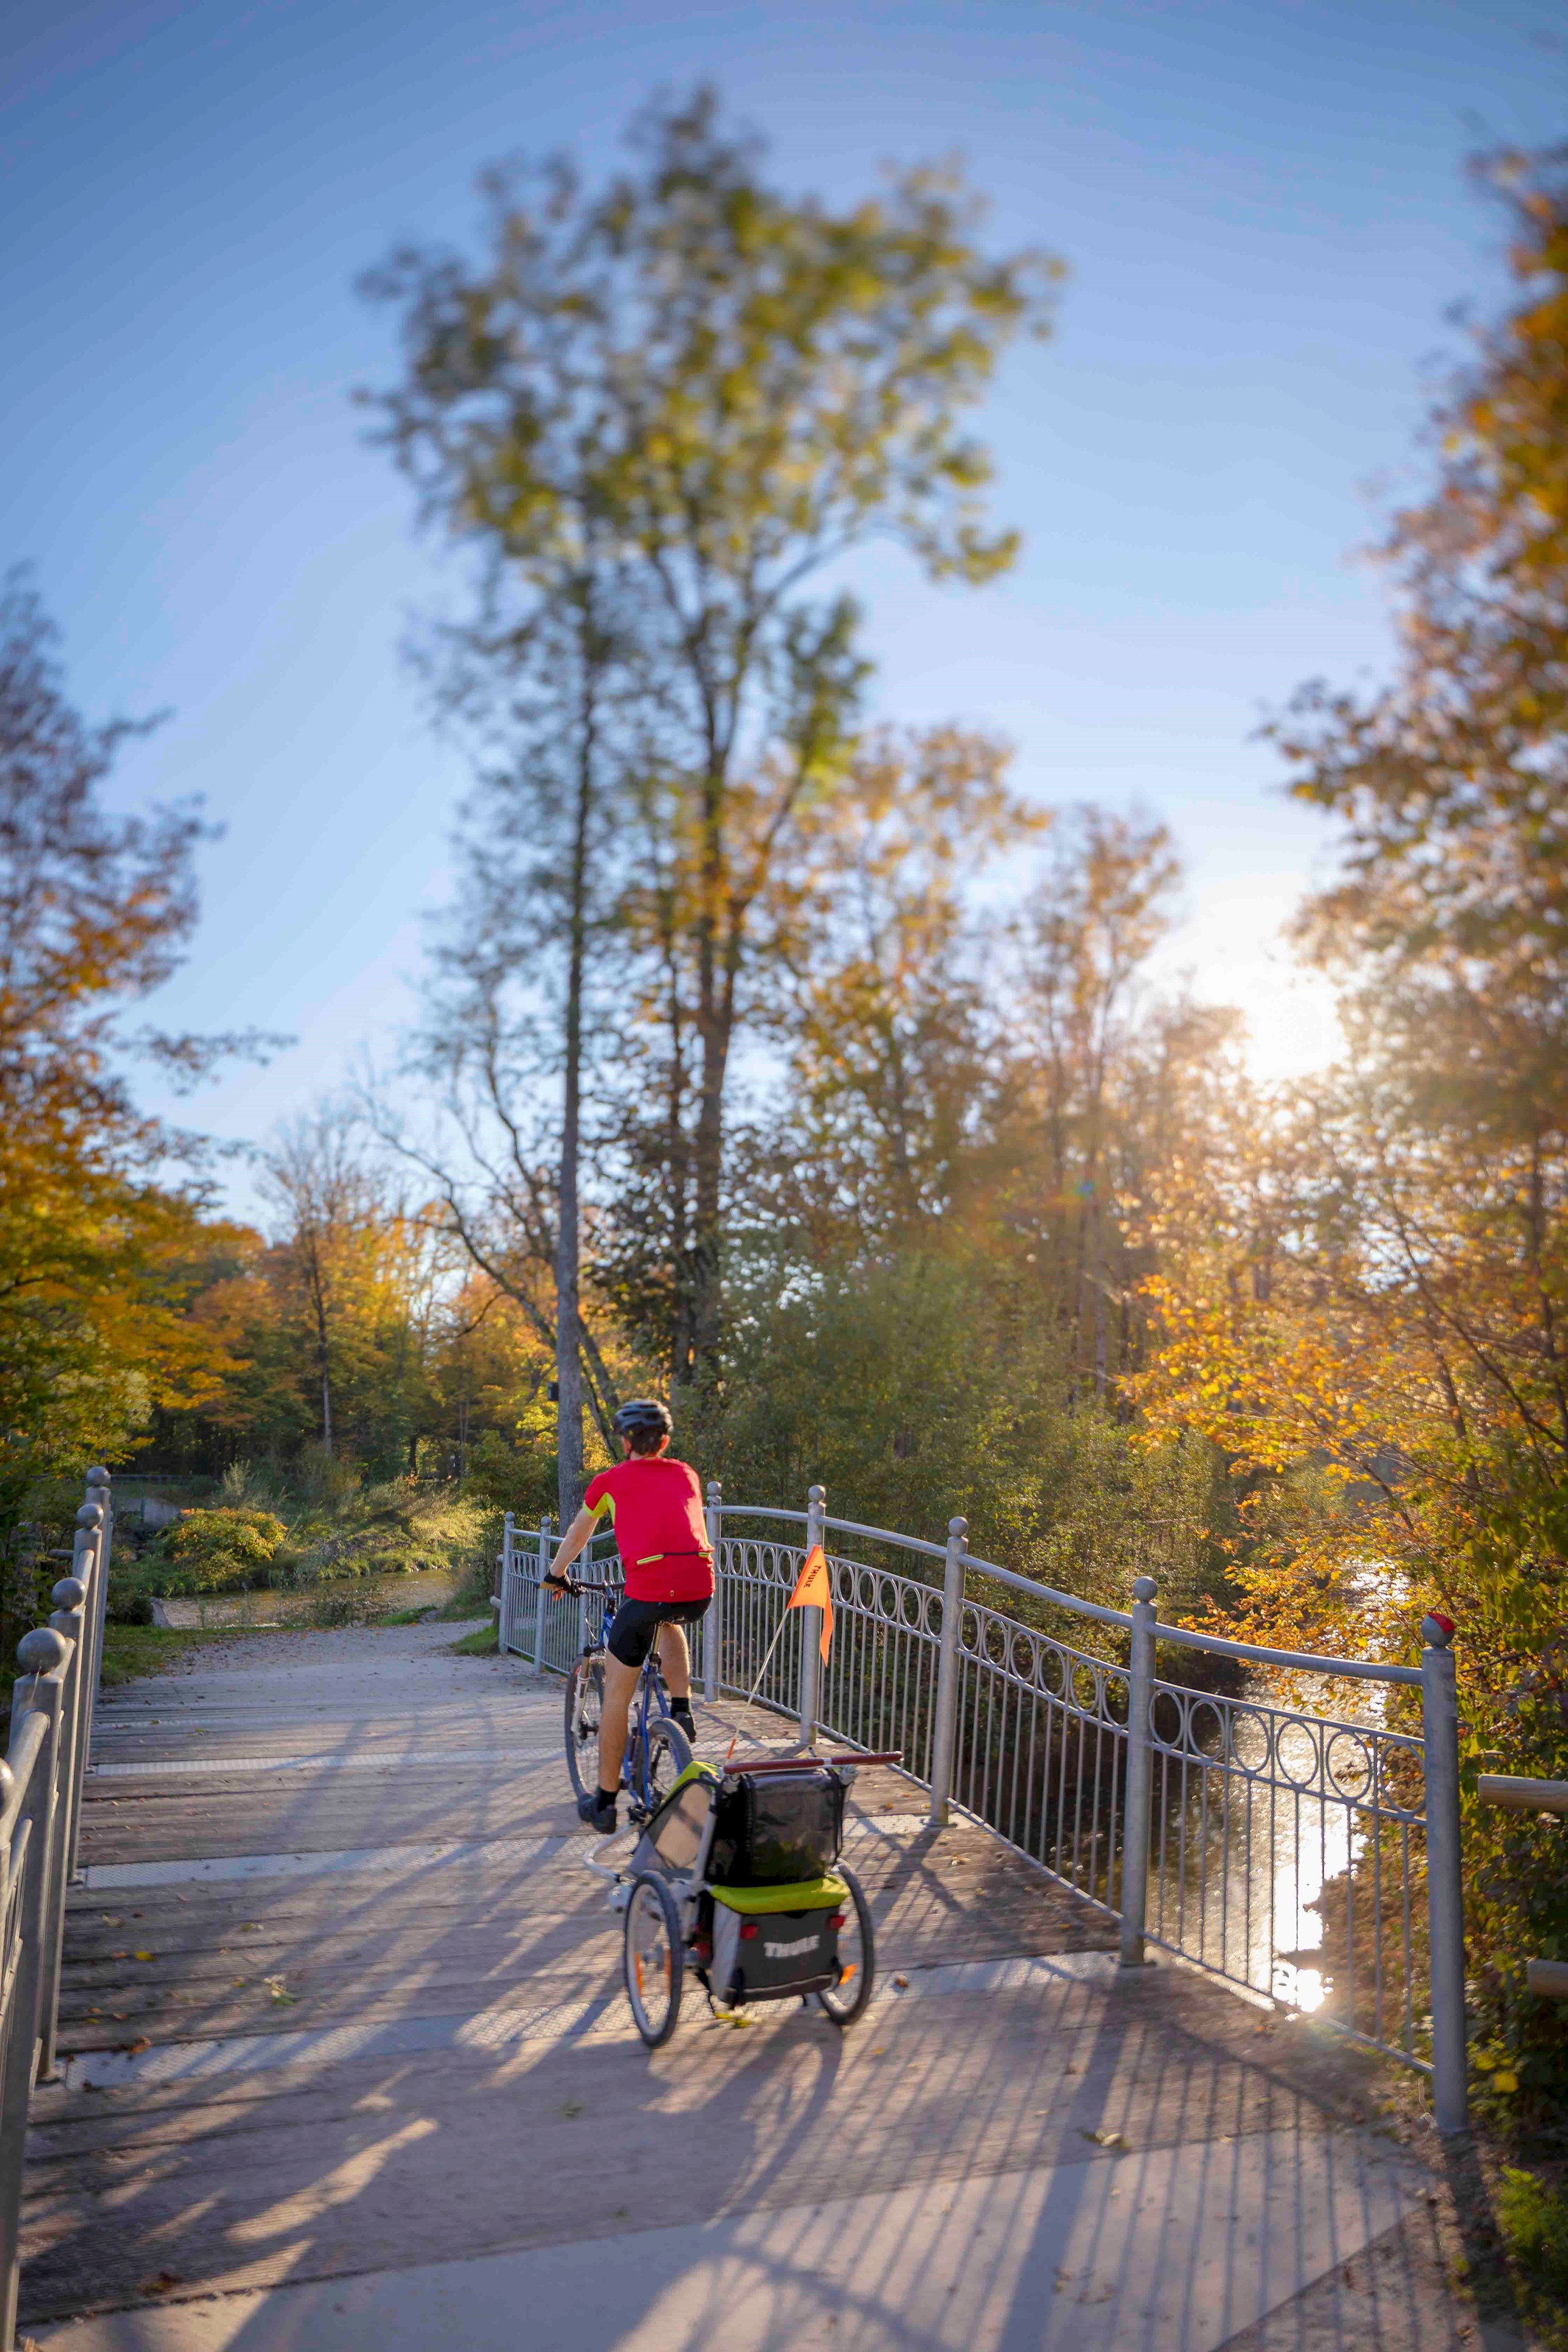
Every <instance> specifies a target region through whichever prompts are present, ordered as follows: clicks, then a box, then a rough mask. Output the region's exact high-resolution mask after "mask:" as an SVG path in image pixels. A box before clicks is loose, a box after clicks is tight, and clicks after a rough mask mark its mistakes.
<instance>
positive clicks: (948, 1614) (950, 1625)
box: [926, 1519, 969, 1830]
mask: <svg viewBox="0 0 1568 2352" xmlns="http://www.w3.org/2000/svg"><path fill="white" fill-rule="evenodd" d="M968 1538H969V1522H968V1520H967V1519H949V1520H948V1522H947V1561H946V1567H945V1568H944V1570H943V1571H942V1645H941V1647H940V1649H939V1650H938V1651H937V1654H936V1724H935V1726H934V1727H933V1729H932V1736H931V1811H930V1812H929V1814H928V1815H927V1816H926V1818H927V1820H928V1821H929V1822H930V1824H931V1827H932V1828H933V1829H934V1830H945V1829H946V1826H947V1824H948V1822H950V1821H951V1820H952V1818H953V1754H954V1742H955V1739H956V1733H957V1724H958V1620H959V1619H960V1618H961V1617H962V1615H963V1613H964V1547H965V1545H966V1544H967V1541H968Z"/></svg>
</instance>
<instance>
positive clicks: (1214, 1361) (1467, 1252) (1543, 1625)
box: [1147, 152, 1568, 2091]
mask: <svg viewBox="0 0 1568 2352" xmlns="http://www.w3.org/2000/svg"><path fill="white" fill-rule="evenodd" d="M1490 177H1491V180H1492V183H1493V184H1494V186H1495V187H1496V188H1497V189H1498V190H1499V192H1500V194H1501V196H1502V199H1503V201H1504V203H1505V204H1506V205H1507V206H1508V208H1509V212H1510V215H1511V224H1512V230H1513V238H1512V245H1511V260H1512V267H1513V272H1514V277H1515V281H1516V286H1517V297H1516V299H1515V301H1514V303H1513V304H1512V306H1511V308H1510V309H1509V310H1507V311H1506V312H1505V313H1504V315H1503V316H1502V317H1501V318H1500V320H1497V321H1496V322H1494V323H1492V324H1490V325H1489V326H1486V327H1483V328H1482V329H1481V330H1480V331H1479V333H1478V335H1477V337H1476V347H1475V353H1474V358H1473V362H1472V364H1471V365H1470V367H1469V369H1468V370H1467V371H1466V372H1465V373H1464V374H1463V375H1462V377H1461V378H1460V379H1459V380H1458V383H1456V385H1455V387H1454V389H1453V391H1452V393H1451V395H1450V396H1449V398H1448V401H1447V403H1446V404H1445V405H1444V406H1443V408H1442V410H1441V411H1440V413H1439V415H1438V416H1437V430H1438V443H1439V449H1440V457H1439V463H1438V467H1437V482H1436V486H1435V488H1434V490H1433V493H1432V495H1431V497H1430V498H1429V499H1427V500H1426V501H1425V502H1424V503H1423V504H1421V505H1419V506H1417V507H1415V508H1413V509H1409V510H1408V511H1406V512H1405V513H1403V514H1401V515H1399V516H1398V517H1397V518H1396V521H1395V524H1394V527H1393V530H1392V532H1391V534H1390V538H1389V541H1388V543H1387V546H1386V548H1385V557H1386V560H1387V562H1388V566H1389V569H1390V574H1391V579H1392V583H1393V588H1394V593H1395V600H1396V619H1397V622H1398V627H1399V658H1398V663H1397V667H1396V673H1395V676H1394V677H1393V678H1392V680H1391V681H1390V683H1389V684H1388V685H1387V686H1386V687H1385V688H1383V689H1382V690H1381V691H1379V692H1376V693H1374V694H1373V695H1371V696H1368V697H1358V696H1355V695H1351V694H1344V693H1337V692H1332V691H1330V690H1329V689H1327V688H1322V687H1317V688H1312V689H1309V690H1308V691H1307V692H1306V693H1304V694H1303V695H1302V696H1301V698H1300V699H1299V701H1298V703H1297V705H1296V707H1295V709H1293V710H1292V711H1291V714H1290V715H1289V717H1288V718H1287V719H1285V720H1284V721H1283V722H1282V723H1281V727H1280V729H1279V730H1278V731H1279V734H1280V738H1281V742H1282V745H1283V748H1284V750H1285V752H1286V754H1287V756H1288V758H1289V759H1290V760H1291V763H1292V767H1293V770H1294V775H1295V782H1294V786H1293V789H1294V790H1295V792H1296V793H1297V795H1298V796H1299V797H1300V798H1301V799H1302V800H1304V801H1306V802H1308V803H1311V804H1312V805H1315V806H1317V807H1320V808H1322V809H1323V810H1325V811H1326V812H1328V813H1330V814H1332V815H1333V817H1335V818H1336V819H1337V820H1338V822H1339V825H1340V842H1341V845H1342V852H1343V859H1342V870H1341V873H1340V876H1339V877H1338V879H1337V880H1336V881H1335V882H1334V883H1333V886H1332V887H1329V888H1328V889H1326V890H1324V891H1323V892H1322V893H1320V894H1319V895H1318V896H1317V897H1316V898H1314V899H1313V900H1312V902H1310V903H1309V905H1308V907H1307V908H1306V910H1305V913H1304V916H1303V918H1302V921H1301V938H1302V941H1303V944H1304V946H1305V948H1306V950H1307V951H1308V952H1309V953H1310V954H1311V955H1312V957H1313V958H1314V959H1315V960H1316V961H1318V962H1319V963H1320V964H1321V965H1322V967H1323V968H1324V969H1325V970H1327V971H1329V972H1331V973H1332V974H1333V975H1334V976H1335V978H1336V979H1337V980H1338V982H1339V983H1340V986H1341V989H1342V992H1343V1020H1344V1024H1345V1027H1346V1032H1347V1038H1348V1044H1349V1053H1348V1055H1347V1057H1346V1060H1345V1062H1344V1065H1343V1066H1342V1067H1341V1068H1339V1069H1337V1070H1335V1071H1333V1072H1332V1073H1330V1074H1328V1075H1327V1076H1325V1077H1324V1078H1323V1079H1322V1081H1321V1082H1318V1083H1314V1084H1313V1085H1312V1087H1308V1088H1305V1089H1302V1090H1300V1091H1299V1092H1298V1093H1297V1094H1296V1095H1295V1096H1294V1097H1287V1098H1286V1099H1285V1100H1283V1101H1282V1102H1281V1104H1280V1105H1279V1106H1278V1107H1277V1108H1276V1110H1275V1112H1274V1115H1273V1117H1272V1118H1271V1119H1270V1120H1268V1121H1267V1122H1265V1123H1264V1125H1263V1126H1262V1127H1261V1128H1260V1131H1259V1133H1258V1135H1257V1137H1256V1139H1255V1140H1254V1142H1253V1144H1252V1146H1251V1147H1250V1148H1249V1150H1247V1151H1245V1152H1244V1153H1242V1154H1241V1155H1239V1159H1238V1160H1237V1162H1236V1164H1235V1166H1234V1167H1233V1169H1232V1170H1231V1171H1229V1181H1228V1182H1225V1183H1214V1182H1211V1183H1209V1184H1207V1186H1203V1187H1200V1188H1196V1190H1195V1199H1196V1191H1202V1192H1207V1199H1205V1200H1203V1201H1202V1202H1201V1204H1200V1213H1198V1214H1196V1215H1194V1214H1190V1213H1189V1214H1188V1215H1186V1218H1185V1220H1184V1221H1183V1222H1184V1223H1185V1231H1186V1249H1185V1252H1183V1253H1180V1254H1179V1258H1178V1256H1177V1255H1173V1259H1172V1262H1171V1265H1170V1268H1169V1270H1168V1272H1167V1275H1166V1280H1165V1284H1164V1288H1163V1294H1162V1301H1161V1303H1162V1305H1163V1308H1164V1313H1165V1318H1166V1347H1165V1349H1164V1352H1163V1355H1162V1359H1161V1361H1160V1363H1159V1365H1158V1367H1157V1368H1156V1370H1155V1373H1154V1375H1153V1376H1152V1378H1151V1381H1150V1382H1149V1386H1148V1391H1147V1402H1148V1403H1149V1405H1150V1408H1151V1412H1153V1414H1154V1415H1155V1419H1156V1421H1165V1422H1168V1421H1170V1420H1172V1419H1182V1420H1184V1421H1185V1422H1186V1423H1187V1424H1188V1425H1191V1424H1192V1423H1196V1424H1197V1425H1198V1426H1200V1427H1203V1428H1206V1429H1207V1430H1209V1431H1210V1432H1211V1433H1213V1435H1214V1436H1215V1437H1216V1438H1217V1440H1218V1442H1220V1443H1222V1444H1225V1445H1227V1447H1228V1449H1229V1450H1230V1451H1231V1453H1232V1454H1233V1456H1234V1458H1235V1460H1236V1462H1237V1465H1238V1467H1239V1470H1240V1471H1242V1472H1243V1473H1245V1474H1249V1475H1252V1476H1253V1477H1254V1478H1256V1479H1257V1480H1258V1481H1259V1482H1260V1483H1259V1486H1258V1490H1257V1499H1258V1510H1259V1518H1260V1532H1261V1535H1262V1537H1263V1538H1264V1539H1263V1540H1262V1541H1260V1545H1259V1547H1258V1549H1257V1550H1256V1552H1255V1554H1254V1557H1253V1559H1252V1563H1251V1569H1250V1578H1249V1581H1250V1585H1251V1600H1250V1620H1251V1622H1253V1623H1254V1624H1256V1625H1258V1626H1260V1627H1264V1628H1268V1629H1270V1630H1274V1631H1278V1632H1287V1633H1289V1632H1291V1631H1292V1630H1293V1631H1294V1632H1296V1633H1298V1634H1305V1635H1307V1636H1309V1637H1310V1638H1312V1640H1314V1641H1316V1642H1318V1643H1322V1645H1324V1646H1333V1645H1336V1644H1338V1643H1356V1644H1358V1645H1360V1644H1363V1643H1372V1644H1375V1645H1376V1646H1386V1647H1391V1648H1395V1649H1397V1648H1401V1647H1403V1648H1406V1650H1409V1649H1413V1648H1414V1647H1415V1646H1416V1643H1417V1642H1418V1640H1419V1635H1418V1633H1417V1631H1416V1627H1417V1624H1418V1622H1419V1619H1420V1617H1421V1614H1422V1612H1423V1611H1424V1610H1426V1609H1427V1608H1428V1607H1429V1606H1432V1605H1434V1604H1436V1605H1437V1606H1440V1607H1446V1608H1448V1611H1449V1612H1450V1613H1452V1614H1453V1615H1454V1616H1455V1617H1456V1618H1457V1619H1458V1622H1459V1627H1460V1635H1459V1640H1458V1643H1457V1645H1456V1654H1457V1657H1458V1668H1459V1675H1460V1678H1461V1687H1462V1689H1463V1691H1464V1696H1465V1712H1466V1720H1467V1726H1468V1738H1467V1745H1468V1748H1469V1758H1470V1760H1471V1762H1472V1763H1473V1762H1474V1761H1475V1760H1476V1759H1478V1758H1479V1757H1480V1756H1482V1755H1485V1754H1487V1753H1489V1752H1490V1754H1492V1755H1493V1757H1494V1758H1500V1759H1505V1760H1506V1761H1508V1762H1510V1763H1511V1765H1512V1766H1513V1769H1518V1770H1522V1771H1524V1772H1526V1773H1530V1772H1534V1773H1537V1774H1543V1775H1546V1776H1551V1775H1552V1774H1558V1773H1561V1772H1562V1771H1563V1769H1564V1767H1565V1766H1568V1643H1564V1639H1563V1597H1564V1591H1565V1590H1568V1345H1565V1331H1568V732H1565V730H1564V713H1565V709H1568V703H1565V687H1568V459H1565V456H1564V451H1565V448H1568V439H1565V436H1564V422H1565V420H1568V152H1556V153H1552V154H1547V155H1542V156H1539V157H1535V158H1525V157H1519V156H1511V157H1505V158H1502V159H1500V161H1499V162H1495V163H1493V165H1492V166H1491V167H1490ZM1189 1189H1194V1188H1189ZM1308 1505H1315V1507H1305V1506H1308ZM1369 1562H1375V1563H1376V1564H1377V1566H1378V1568H1379V1570H1380V1571H1381V1572H1379V1573H1377V1574H1369V1572H1368V1566H1369ZM1532 1838H1533V1841H1534V1843H1533V1847H1532V1845H1531V1840H1532ZM1469 1855H1470V1869H1471V1903H1470V1927H1471V1933H1472V1938H1473V1941H1474V1947H1475V1956H1476V1958H1477V1961H1478V1965H1479V1969H1480V1976H1481V1981H1482V1984H1483V1987H1484V1988H1485V1989H1486V1990H1487V1995H1488V1999H1489V2000H1490V2001H1491V2002H1492V2003H1493V2004H1494V2014H1495V2015H1499V2016H1500V2017H1501V2018H1502V2019H1503V2020H1504V2021H1505V2027H1506V2030H1507V2031H1508V2032H1510V2033H1511V2034H1512V2035H1514V2036H1516V2037H1521V2039H1522V2040H1523V2042H1526V2043H1528V2044H1530V2045H1531V2051H1532V2053H1533V2054H1532V2055H1531V2058H1530V2061H1529V2064H1528V2066H1527V2068H1526V2077H1525V2078H1526V2080H1527V2083H1529V2084H1531V2085H1532V2086H1533V2087H1535V2088H1536V2089H1538V2090H1542V2091H1544V2088H1545V2086H1546V2084H1547V2083H1548V2081H1549V2080H1552V2079H1554V2080H1555V2081H1556V2082H1557V2084H1558V2086H1559V2089H1560V2086H1561V2080H1562V2077H1561V2074H1560V2073H1558V2074H1556V2075H1555V2076H1553V2075H1552V2068H1553V2066H1555V2065H1559V2064H1560V2063H1561V2062H1562V2061H1563V2057H1564V2054H1565V2053H1564V2044H1563V2036H1562V2033H1561V2030H1560V2028H1551V2029H1550V2030H1549V2021H1548V2020H1547V2019H1546V2018H1545V2016H1544V2014H1543V2012H1542V2005H1540V2004H1533V2005H1532V2004H1531V2002H1530V2001H1529V2000H1528V1999H1527V1998H1526V1997H1525V1996H1524V1995H1523V1994H1522V1990H1521V1973H1522V1961H1523V1958H1525V1957H1526V1955H1527V1954H1528V1953H1529V1952H1530V1951H1531V1950H1534V1951H1537V1952H1544V1953H1545V1954H1546V1955H1547V1956H1548V1957H1551V1956H1552V1955H1553V1954H1555V1955H1556V1956H1558V1957H1562V1956H1563V1955H1564V1954H1565V1953H1568V1890H1565V1889H1564V1887H1563V1878H1562V1873H1561V1867H1560V1864H1556V1861H1555V1856H1554V1855H1553V1854H1552V1853H1549V1851H1548V1849H1547V1847H1546V1846H1544V1845H1542V1842H1541V1839H1540V1836H1539V1832H1532V1831H1531V1829H1530V1828H1529V1827H1528V1826H1525V1827H1522V1828H1521V1827H1518V1826H1517V1825H1516V1826H1513V1827H1510V1828H1508V1829H1506V1830H1500V1829H1498V1828H1497V1826H1496V1824H1495V1823H1493V1822H1488V1821H1486V1820H1484V1819H1481V1818H1479V1817H1478V1818H1476V1819H1475V1820H1474V1821H1472V1822H1471V1824H1470V1826H1469ZM1553 2034H1555V2040H1553ZM1553 2049H1554V2050H1555V2051H1556V2053H1557V2055H1556V2057H1555V2058H1554V2057H1553V2056H1552V2051H1553Z"/></svg>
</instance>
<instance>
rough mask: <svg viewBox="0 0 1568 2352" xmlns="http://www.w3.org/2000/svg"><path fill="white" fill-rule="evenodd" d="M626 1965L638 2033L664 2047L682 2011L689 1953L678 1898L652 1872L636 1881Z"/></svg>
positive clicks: (652, 2044) (628, 1910) (628, 1995)
mask: <svg viewBox="0 0 1568 2352" xmlns="http://www.w3.org/2000/svg"><path fill="white" fill-rule="evenodd" d="M623 1965H624V1969H625V1977H626V1998H627V2000H629V2001H630V2002H631V2004H632V2018H633V2019H634V2021H635V2022H636V2027H637V2031H638V2032H639V2033H640V2034H641V2035H642V2037H643V2041H644V2042H646V2043H647V2045H648V2047H649V2049H650V2050H657V2049H660V2048H661V2047H662V2046H663V2044H664V2042H667V2041H668V2040H669V2038H670V2036H671V2034H672V2033H673V2032H674V2030H675V2020H676V2019H677V2018H678V2017H679V2015H680V2013H681V1992H682V1990H683V1988H684V1986H685V1979H686V1954H685V1944H684V1943H683V1941H682V1938H681V1916H680V1912H679V1910H678V1909H677V1907H676V1905H675V1898H674V1895H672V1894H671V1892H670V1890H669V1888H668V1887H667V1886H666V1885H665V1884H664V1880H663V1879H662V1878H655V1877H654V1875H653V1873H652V1871H644V1872H643V1874H642V1876H641V1877H640V1878H638V1879H636V1880H635V1881H634V1882H633V1885H632V1900H631V1901H630V1903H628V1905H627V1906H626V1941H625V1946H624V1958H623Z"/></svg>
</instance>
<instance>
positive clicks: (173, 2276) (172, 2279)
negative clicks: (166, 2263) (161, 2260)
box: [137, 2271, 185, 2294]
mask: <svg viewBox="0 0 1568 2352" xmlns="http://www.w3.org/2000/svg"><path fill="white" fill-rule="evenodd" d="M184 2284H185V2282H184V2280H183V2278H182V2277H181V2275H180V2273H179V2272H178V2271H160V2272H159V2273H158V2275H157V2277H156V2278H154V2279H147V2280H144V2281H143V2283H142V2284H141V2286H140V2287H139V2288H138V2289H137V2293H138V2294H168V2293H169V2290H170V2289H171V2287H176V2286H183V2285H184Z"/></svg>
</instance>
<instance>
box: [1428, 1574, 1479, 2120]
mask: <svg viewBox="0 0 1568 2352" xmlns="http://www.w3.org/2000/svg"><path fill="white" fill-rule="evenodd" d="M1421 1633H1422V1638H1423V1640H1424V1641H1425V1643H1426V1644H1427V1646H1426V1648H1425V1649H1424V1650H1423V1651H1422V1653H1421V1735H1422V1739H1423V1742H1424V1746H1425V1754H1426V1777H1427V1938H1428V1946H1427V1948H1428V1951H1429V1954H1430V1965H1431V1973H1432V2111H1433V2120H1434V2121H1435V2122H1436V2124H1437V2129H1438V2130H1439V2131H1440V2132H1442V2133H1444V2134H1445V2135H1447V2134H1448V2133H1451V2132H1462V2131H1463V2130H1464V2128H1465V2126H1466V2122H1467V2120H1468V2105H1467V2089H1466V2074H1467V2068H1468V2063H1469V2062H1468V2059H1467V2055H1466V2047H1465V1898H1464V1882H1463V1878H1462V1875H1461V1871H1460V1853H1459V1701H1458V1688H1457V1685H1456V1681H1455V1675H1454V1654H1453V1651H1452V1650H1451V1649H1450V1648H1449V1646H1448V1644H1449V1643H1451V1642H1452V1640H1453V1638H1454V1629H1453V1626H1452V1625H1451V1624H1450V1623H1449V1622H1448V1618H1446V1617H1439V1616H1437V1615H1432V1616H1429V1617H1424V1618H1423V1619H1422V1621H1421Z"/></svg>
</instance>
